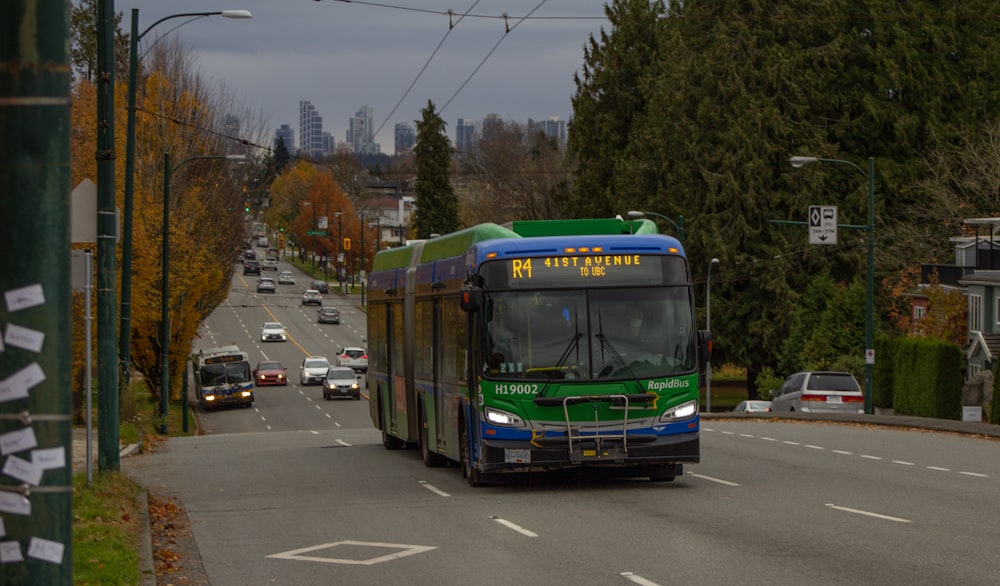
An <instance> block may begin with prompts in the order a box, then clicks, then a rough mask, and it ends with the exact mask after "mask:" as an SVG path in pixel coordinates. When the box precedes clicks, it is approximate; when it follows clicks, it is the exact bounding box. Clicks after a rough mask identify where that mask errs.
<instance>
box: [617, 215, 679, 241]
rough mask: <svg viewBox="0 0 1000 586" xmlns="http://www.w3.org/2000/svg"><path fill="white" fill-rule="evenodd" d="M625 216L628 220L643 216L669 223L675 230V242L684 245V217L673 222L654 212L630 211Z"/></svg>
mask: <svg viewBox="0 0 1000 586" xmlns="http://www.w3.org/2000/svg"><path fill="white" fill-rule="evenodd" d="M626 215H627V216H628V217H630V218H641V217H643V216H653V217H656V218H660V219H661V220H664V221H666V222H668V223H670V225H671V226H673V227H674V229H675V230H677V240H680V242H681V244H684V216H677V221H676V222H675V221H673V220H671V219H670V218H668V217H666V216H664V215H663V214H658V213H656V212H640V211H636V210H632V211H630V212H627V213H626Z"/></svg>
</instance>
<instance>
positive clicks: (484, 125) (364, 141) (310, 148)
mask: <svg viewBox="0 0 1000 586" xmlns="http://www.w3.org/2000/svg"><path fill="white" fill-rule="evenodd" d="M374 116H375V112H374V109H373V108H372V107H371V106H368V105H362V106H361V107H360V108H358V110H357V111H356V112H355V114H354V116H352V117H351V118H350V119H349V120H348V130H347V133H346V136H345V139H344V140H342V141H338V140H336V138H335V137H333V136H332V134H331V133H329V132H326V131H324V130H323V116H322V115H321V114H320V112H319V110H318V109H317V108H316V107H315V106H314V105H313V104H312V102H310V101H309V100H300V101H299V142H298V144H295V131H294V129H293V128H291V125H290V124H288V123H282V124H281V125H280V126H278V128H276V129H275V130H274V136H273V139H272V148H273V147H274V146H276V145H277V143H278V139H279V138H281V139H282V140H283V141H284V143H285V148H287V149H288V150H289V152H297V151H301V152H305V153H308V154H309V155H310V156H313V157H317V158H318V157H322V156H325V155H329V154H332V153H334V152H335V151H336V150H337V149H345V150H348V151H350V152H353V153H356V154H378V153H381V154H386V155H397V154H402V153H404V152H407V151H409V150H412V149H413V146H414V144H415V143H416V128H415V125H413V124H408V123H403V122H398V123H396V125H395V127H394V132H393V148H392V150H391V151H389V150H383V149H382V148H381V144H380V143H378V142H375V141H374V136H373V131H374V129H373V128H372V121H373V120H374ZM501 121H503V122H512V123H517V124H521V125H523V126H526V127H527V130H528V131H529V132H530V131H533V130H538V131H540V132H543V133H545V135H546V136H548V137H549V138H551V139H553V140H555V141H556V143H557V144H558V145H559V147H560V148H564V147H565V146H566V121H565V120H561V119H560V118H559V117H558V116H549V117H548V118H546V119H543V120H535V119H529V120H527V121H522V120H507V119H505V118H503V117H502V116H500V115H498V114H494V113H490V114H485V115H484V116H483V118H482V119H479V120H476V119H470V118H459V119H458V120H456V121H455V124H454V126H453V130H452V132H450V133H449V136H448V140H449V141H450V142H451V144H452V147H454V148H455V150H456V151H457V152H472V151H473V150H474V149H475V147H476V144H477V142H478V140H479V139H481V138H483V136H484V134H486V133H488V132H489V128H490V126H491V125H492V124H496V123H499V122H501ZM445 122H446V123H447V121H445ZM290 145H293V146H290Z"/></svg>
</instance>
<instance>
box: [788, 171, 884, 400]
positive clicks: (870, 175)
mask: <svg viewBox="0 0 1000 586" xmlns="http://www.w3.org/2000/svg"><path fill="white" fill-rule="evenodd" d="M788 162H789V163H791V164H792V166H793V167H795V168H796V169H798V168H800V167H802V166H803V165H807V164H809V163H827V164H830V165H847V166H848V167H853V168H854V169H855V170H857V171H858V172H859V173H861V174H862V175H864V176H865V178H866V179H868V225H866V226H864V230H865V231H866V232H867V233H868V269H867V279H866V281H867V282H866V286H865V413H866V414H868V415H871V414H872V413H873V411H874V410H873V407H872V400H873V394H874V380H873V370H874V367H875V158H874V157H868V171H867V172H865V170H864V169H862V168H861V167H860V166H859V165H857V164H855V163H852V162H850V161H844V160H841V159H823V158H819V157H802V156H795V157H790V158H789V159H788Z"/></svg>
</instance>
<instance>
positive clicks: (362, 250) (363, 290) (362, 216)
mask: <svg viewBox="0 0 1000 586" xmlns="http://www.w3.org/2000/svg"><path fill="white" fill-rule="evenodd" d="M364 306H365V215H364V214H361V307H364Z"/></svg>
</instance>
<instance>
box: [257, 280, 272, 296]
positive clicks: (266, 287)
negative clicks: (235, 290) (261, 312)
mask: <svg viewBox="0 0 1000 586" xmlns="http://www.w3.org/2000/svg"><path fill="white" fill-rule="evenodd" d="M257 292H258V293H274V279H272V278H271V277H261V278H259V279H257Z"/></svg>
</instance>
